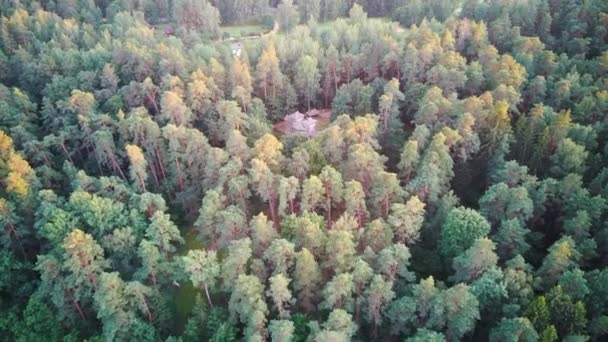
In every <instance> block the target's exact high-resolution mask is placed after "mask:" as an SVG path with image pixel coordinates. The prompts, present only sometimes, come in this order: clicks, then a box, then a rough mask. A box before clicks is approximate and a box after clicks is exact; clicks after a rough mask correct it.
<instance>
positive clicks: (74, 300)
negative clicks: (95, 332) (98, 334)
mask: <svg viewBox="0 0 608 342" xmlns="http://www.w3.org/2000/svg"><path fill="white" fill-rule="evenodd" d="M66 292H67V293H68V296H70V299H71V300H72V304H73V305H74V307H75V308H76V311H78V314H79V315H80V318H82V320H83V321H84V320H86V319H87V318H86V317H85V315H84V312H83V311H82V308H81V307H80V304H78V301H77V300H76V298H75V297H74V294H73V293H72V290H70V289H67V290H66Z"/></svg>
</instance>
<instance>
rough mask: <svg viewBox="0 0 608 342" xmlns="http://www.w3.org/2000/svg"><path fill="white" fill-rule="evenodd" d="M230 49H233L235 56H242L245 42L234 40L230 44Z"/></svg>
mask: <svg viewBox="0 0 608 342" xmlns="http://www.w3.org/2000/svg"><path fill="white" fill-rule="evenodd" d="M230 49H231V50H232V55H233V56H235V57H240V56H241V51H242V50H243V44H241V42H234V43H232V44H230Z"/></svg>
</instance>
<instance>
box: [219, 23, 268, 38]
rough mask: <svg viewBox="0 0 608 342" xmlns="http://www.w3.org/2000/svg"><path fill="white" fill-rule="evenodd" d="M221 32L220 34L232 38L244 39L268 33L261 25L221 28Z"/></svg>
mask: <svg viewBox="0 0 608 342" xmlns="http://www.w3.org/2000/svg"><path fill="white" fill-rule="evenodd" d="M221 30H222V33H228V34H229V35H230V37H232V38H240V37H246V36H251V35H256V34H261V33H264V32H266V31H268V30H267V29H265V28H264V27H263V26H262V25H235V26H222V27H221Z"/></svg>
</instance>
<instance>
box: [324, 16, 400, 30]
mask: <svg viewBox="0 0 608 342" xmlns="http://www.w3.org/2000/svg"><path fill="white" fill-rule="evenodd" d="M340 19H347V18H340ZM337 20H339V19H337ZM337 20H331V21H326V22H320V23H318V27H319V29H320V30H321V31H325V30H331V29H333V28H334V25H336V21H337ZM369 20H371V21H377V22H382V23H388V22H390V21H391V18H388V17H380V18H369Z"/></svg>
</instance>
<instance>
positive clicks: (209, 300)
mask: <svg viewBox="0 0 608 342" xmlns="http://www.w3.org/2000/svg"><path fill="white" fill-rule="evenodd" d="M204 286H205V294H206V295H207V301H208V302H209V305H210V306H211V307H213V303H212V302H211V296H210V295H209V288H208V287H207V283H204Z"/></svg>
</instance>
